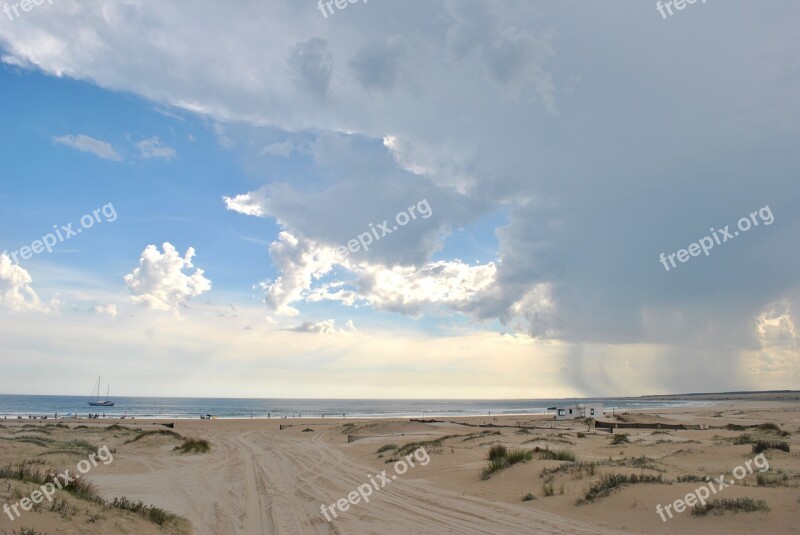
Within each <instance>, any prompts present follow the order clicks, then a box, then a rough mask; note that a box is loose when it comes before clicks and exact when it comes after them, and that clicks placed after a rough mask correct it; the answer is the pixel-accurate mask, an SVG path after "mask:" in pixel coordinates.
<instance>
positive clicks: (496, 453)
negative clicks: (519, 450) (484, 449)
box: [488, 445, 508, 461]
mask: <svg viewBox="0 0 800 535" xmlns="http://www.w3.org/2000/svg"><path fill="white" fill-rule="evenodd" d="M506 455H508V450H507V449H506V447H505V446H502V445H499V446H492V447H491V448H489V457H488V459H489V460H490V461H496V460H497V459H502V458H504V457H505V456H506Z"/></svg>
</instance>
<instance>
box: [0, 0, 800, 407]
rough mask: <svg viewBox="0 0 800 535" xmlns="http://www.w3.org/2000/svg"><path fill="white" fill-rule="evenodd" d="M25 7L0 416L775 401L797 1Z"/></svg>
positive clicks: (68, 0)
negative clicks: (125, 399) (688, 399)
mask: <svg viewBox="0 0 800 535" xmlns="http://www.w3.org/2000/svg"><path fill="white" fill-rule="evenodd" d="M39 4H40V5H35V4H26V5H27V7H28V8H29V9H27V10H23V9H22V6H21V5H19V4H15V3H11V2H10V3H7V4H4V6H8V10H5V8H0V10H1V11H2V13H0V97H2V100H1V101H0V159H2V166H0V360H1V361H2V373H0V393H5V394H64V395H67V394H77V395H83V394H88V392H89V391H90V390H91V387H92V385H93V384H94V382H95V380H96V376H98V375H101V376H102V377H103V382H104V383H105V382H108V383H110V384H111V393H112V397H113V396H114V395H115V394H116V395H117V396H135V395H144V396H197V397H255V398H282V397H298V398H453V399H454V398H464V399H531V398H552V397H571V396H587V397H588V396H626V395H645V394H666V393H686V392H713V391H730V390H769V389H789V388H797V385H798V381H800V353H799V352H798V333H797V331H796V327H795V325H794V322H795V321H796V320H797V313H798V312H797V310H798V302H799V301H800V269H798V267H800V255H799V254H798V253H799V252H800V251H799V250H798V246H797V243H798V242H797V236H798V231H799V230H800V209H799V208H798V200H799V198H800V185H798V176H797V172H798V169H800V151H798V150H797V147H798V146H800V61H798V58H800V40H798V39H797V28H796V24H797V20H800V5H798V4H797V3H796V2H793V1H790V0H769V1H766V2H757V3H756V2H744V1H729V2H724V3H723V2H717V1H714V2H706V3H701V2H697V3H694V4H687V5H686V6H685V8H684V9H682V10H674V9H673V10H672V14H671V15H670V14H669V13H668V12H667V11H666V10H665V9H661V10H659V7H658V5H657V3H656V2H650V1H649V0H648V1H641V2H635V3H634V2H626V3H621V2H617V3H612V2H591V3H589V2H577V1H570V0H565V1H561V2H543V1H530V0H524V1H523V0H519V1H518V0H501V1H497V2H495V1H491V2H490V1H477V0H470V1H451V0H438V1H428V0H418V1H415V2H399V1H391V0H371V1H369V2H367V1H363V2H358V1H357V2H354V3H341V2H340V5H344V7H343V8H339V7H337V5H336V4H335V3H334V4H331V5H330V6H329V7H326V6H325V5H324V3H322V4H317V3H315V2H313V1H312V0H309V1H305V0H304V1H297V0H292V1H270V2H260V1H250V0H242V1H241V2H235V3H229V4H225V5H222V4H220V3H219V2H211V1H205V0H198V1H197V2H192V3H191V4H187V3H181V2H156V1H147V0H116V1H110V0H109V1H105V0H82V1H76V0H56V1H50V0H43V1H40V2H39ZM661 4H662V6H663V3H661Z"/></svg>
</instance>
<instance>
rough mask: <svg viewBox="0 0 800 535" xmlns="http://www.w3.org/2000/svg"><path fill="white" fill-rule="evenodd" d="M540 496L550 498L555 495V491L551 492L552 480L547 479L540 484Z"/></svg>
mask: <svg viewBox="0 0 800 535" xmlns="http://www.w3.org/2000/svg"><path fill="white" fill-rule="evenodd" d="M542 494H544V495H545V496H552V495H554V494H555V490H553V480H552V479H549V480H547V481H545V482H544V483H542Z"/></svg>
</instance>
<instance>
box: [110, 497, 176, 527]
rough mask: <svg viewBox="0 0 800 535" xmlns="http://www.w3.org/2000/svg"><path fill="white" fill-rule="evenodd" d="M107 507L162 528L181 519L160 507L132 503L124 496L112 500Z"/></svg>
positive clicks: (140, 502)
mask: <svg viewBox="0 0 800 535" xmlns="http://www.w3.org/2000/svg"><path fill="white" fill-rule="evenodd" d="M109 505H110V506H111V507H114V508H116V509H122V510H124V511H130V512H132V513H136V514H137V515H139V516H142V517H144V518H146V519H148V520H149V521H150V522H154V523H156V524H158V525H159V526H162V527H163V526H164V524H166V523H177V522H178V521H180V520H181V517H179V516H177V515H174V514H172V513H170V512H168V511H165V510H164V509H161V508H160V507H154V506H148V505H145V504H144V503H143V502H142V501H141V500H140V501H138V502H134V501H133V500H130V499H128V498H126V497H124V496H123V497H121V498H114V501H112V502H111V503H110V504H109Z"/></svg>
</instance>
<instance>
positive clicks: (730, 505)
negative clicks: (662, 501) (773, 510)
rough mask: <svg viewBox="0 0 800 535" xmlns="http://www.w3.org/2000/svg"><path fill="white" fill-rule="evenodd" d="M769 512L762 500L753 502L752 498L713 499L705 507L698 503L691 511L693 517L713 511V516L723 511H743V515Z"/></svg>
mask: <svg viewBox="0 0 800 535" xmlns="http://www.w3.org/2000/svg"><path fill="white" fill-rule="evenodd" d="M769 510H770V509H769V506H768V505H767V502H765V501H764V500H754V499H752V498H736V499H731V498H725V499H717V498H715V499H713V500H710V501H708V502H706V503H705V505H703V504H699V503H698V504H697V505H695V506H694V508H693V509H692V514H693V515H695V516H703V515H706V514H708V513H709V512H711V511H714V514H722V513H724V512H725V511H733V512H735V513H738V512H739V511H744V512H745V513H752V512H754V511H765V512H768V511H769Z"/></svg>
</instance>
